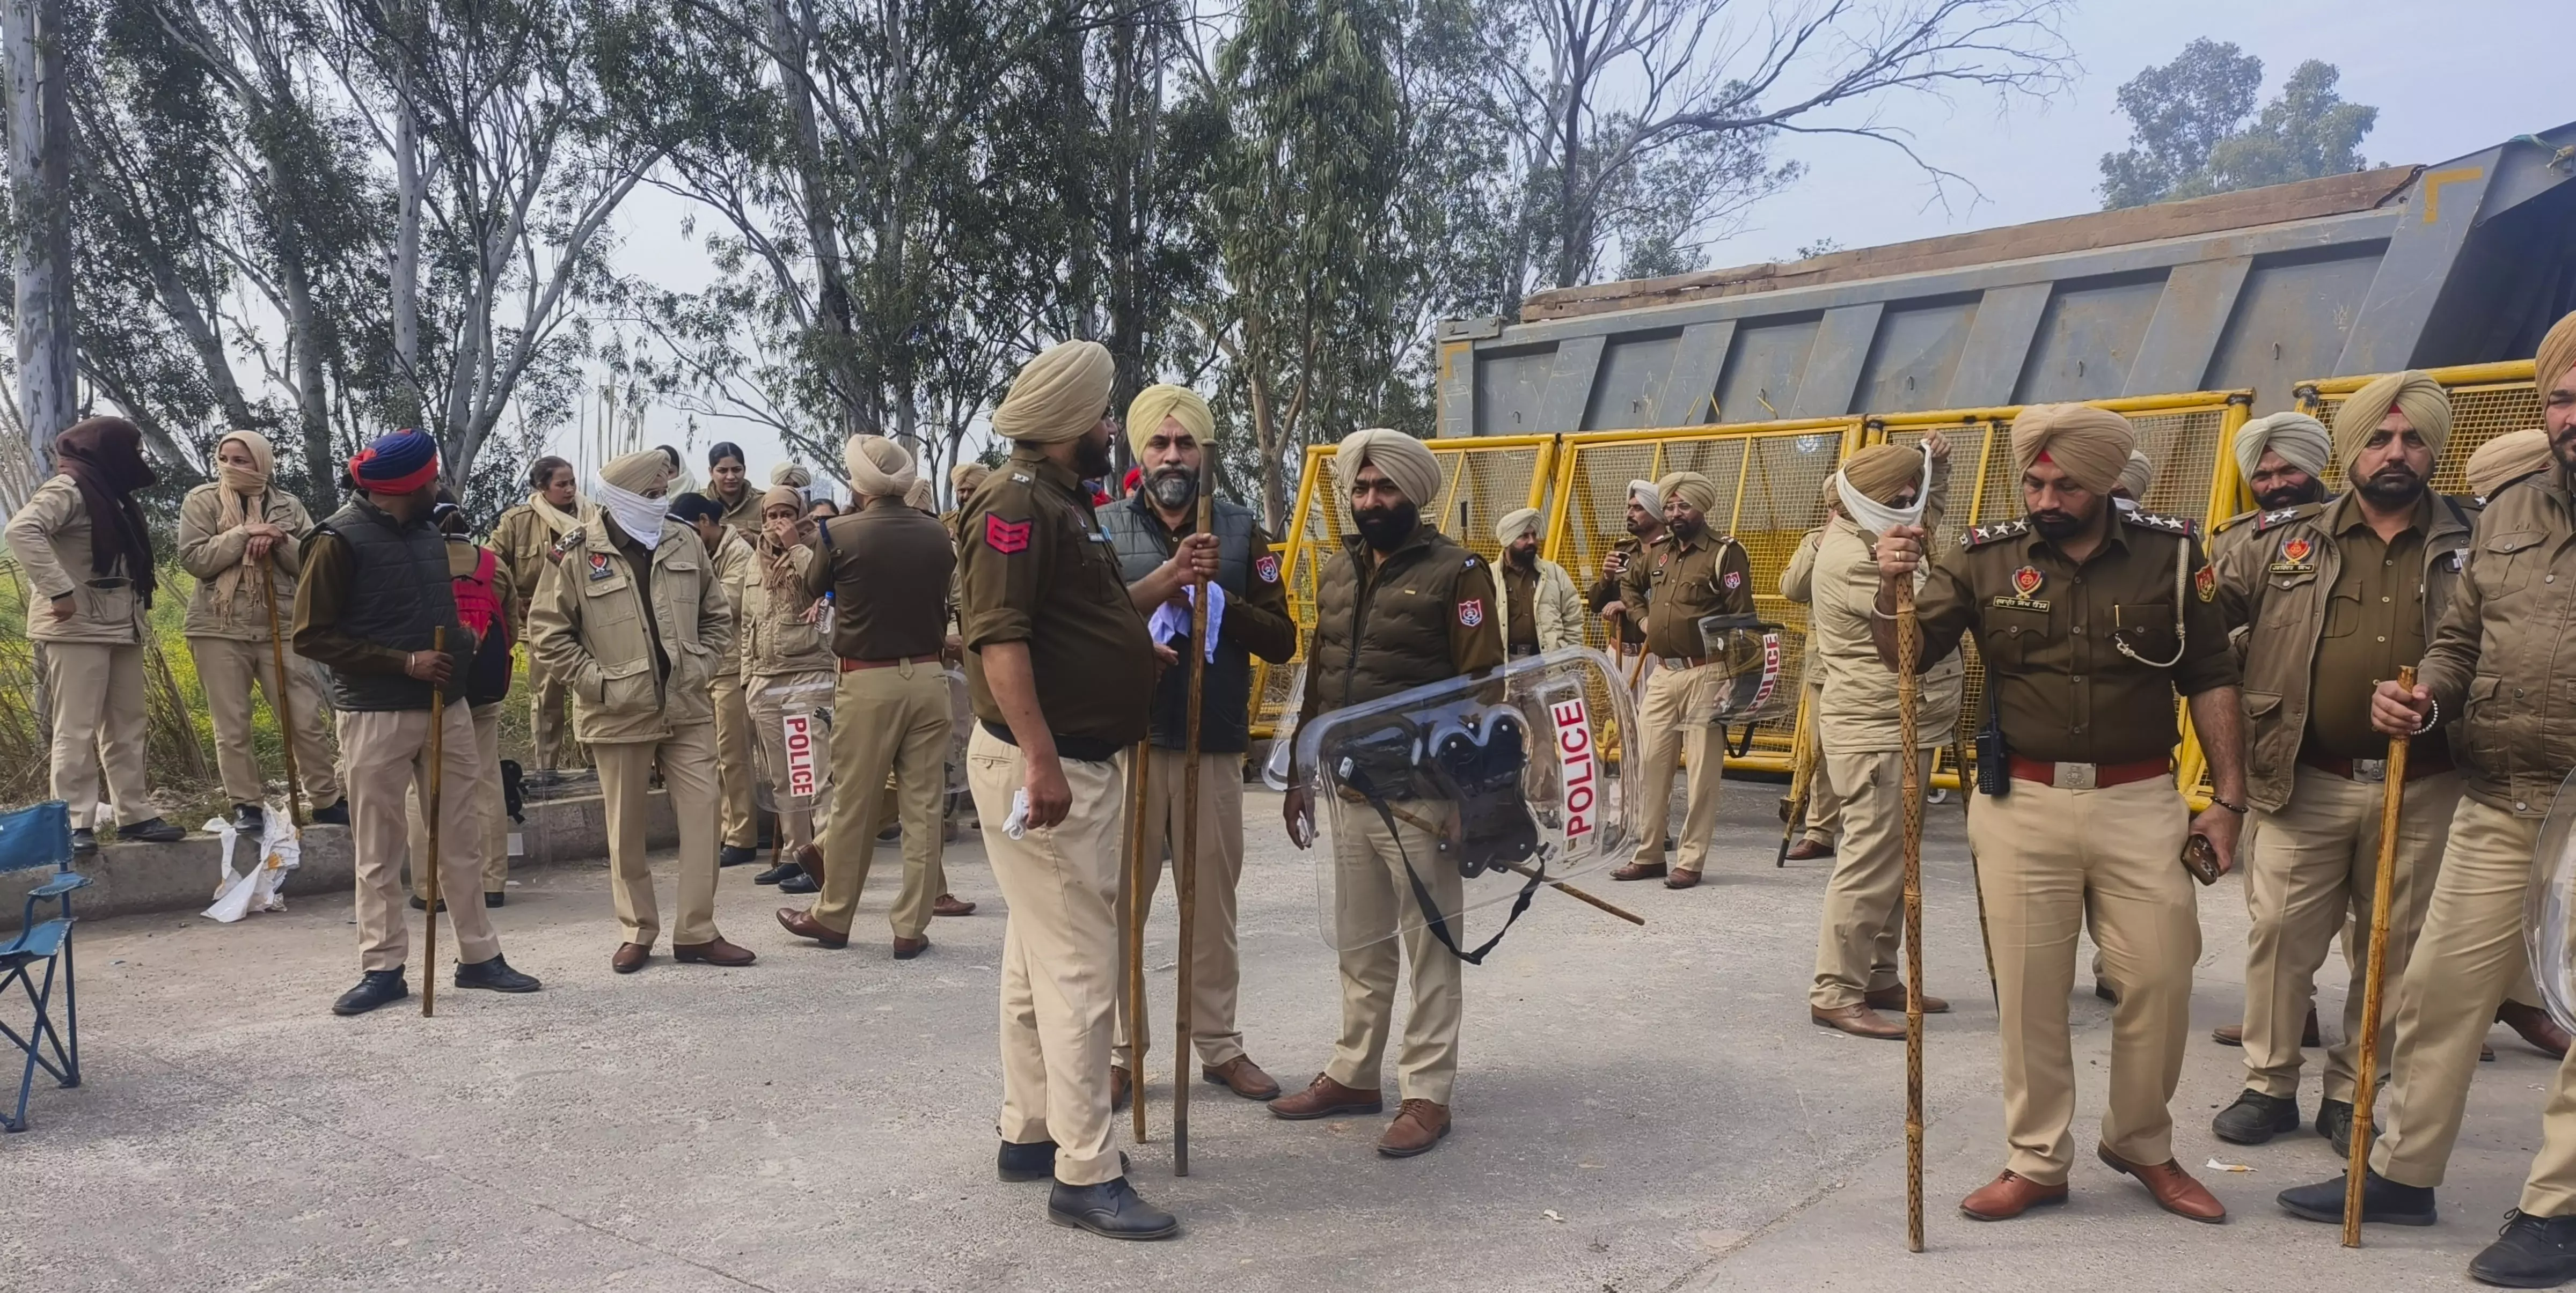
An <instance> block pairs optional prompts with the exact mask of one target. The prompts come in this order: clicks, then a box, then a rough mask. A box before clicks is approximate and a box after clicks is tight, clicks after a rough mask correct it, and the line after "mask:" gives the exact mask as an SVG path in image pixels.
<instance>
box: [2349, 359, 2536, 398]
mask: <svg viewBox="0 0 2576 1293" xmlns="http://www.w3.org/2000/svg"><path fill="white" fill-rule="evenodd" d="M2531 368H2532V361H2530V360H2528V359H2504V360H2498V361H2497V362H2495V363H2491V364H2456V365H2453V366H2451V367H2449V368H2427V369H2424V370H2423V372H2424V375H2425V376H2427V377H2430V378H2432V379H2433V380H2434V381H2437V382H2440V383H2441V384H2443V385H2444V386H2453V387H2458V386H2477V385H2484V384H2504V385H2510V384H2512V383H2515V382H2528V381H2531V380H2533V377H2532V372H2531ZM2381 376H2382V374H2379V373H2370V374H2366V375H2364V376H2360V377H2320V378H2317V379H2315V380H2313V381H2305V382H2301V383H2299V389H2301V390H2313V391H2315V392H2316V393H2317V394H2319V395H2350V394H2352V393H2353V392H2354V391H2357V390H2360V389H2361V388H2362V387H2364V386H2368V385H2369V384H2371V383H2372V382H2375V381H2377V380H2379V378H2380V377H2381Z"/></svg>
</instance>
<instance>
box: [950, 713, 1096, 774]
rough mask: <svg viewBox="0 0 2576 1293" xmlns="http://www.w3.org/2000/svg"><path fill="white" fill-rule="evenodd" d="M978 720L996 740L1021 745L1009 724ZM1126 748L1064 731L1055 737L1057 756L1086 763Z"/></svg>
mask: <svg viewBox="0 0 2576 1293" xmlns="http://www.w3.org/2000/svg"><path fill="white" fill-rule="evenodd" d="M976 721H977V722H979V723H981V724H983V725H984V730H985V731H986V732H988V733H990V734H991V735H992V738H993V739H994V740H996V741H999V742H1001V743H1002V744H1004V745H1007V746H1010V747H1011V748H1012V749H1015V750H1016V749H1018V748H1019V747H1020V743H1019V742H1017V741H1014V740H1012V739H1011V729H1010V728H1009V727H1008V726H1006V725H1004V724H1001V723H996V722H994V721H993V720H991V719H989V718H983V719H977V720H976ZM1126 748H1127V747H1126V746H1123V745H1120V744H1119V743H1117V742H1116V741H1103V740H1100V739H1099V738H1097V737H1089V736H1066V735H1064V734H1062V733H1057V734H1056V738H1055V753H1056V757H1057V758H1059V759H1080V760H1081V761H1083V762H1084V763H1107V762H1109V761H1110V760H1112V759H1115V758H1117V757H1118V752H1119V751H1121V750H1124V749H1126Z"/></svg>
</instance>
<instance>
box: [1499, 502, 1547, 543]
mask: <svg viewBox="0 0 2576 1293" xmlns="http://www.w3.org/2000/svg"><path fill="white" fill-rule="evenodd" d="M1536 533H1538V509H1537V508H1535V507H1524V508H1522V509H1520V510H1519V511H1516V512H1505V513H1503V519H1501V520H1499V521H1496V522H1494V542H1496V543H1499V544H1501V545H1503V546H1504V547H1506V548H1508V547H1510V546H1512V544H1513V543H1514V542H1516V541H1517V540H1518V539H1519V538H1520V537H1521V536H1522V535H1524V534H1536Z"/></svg>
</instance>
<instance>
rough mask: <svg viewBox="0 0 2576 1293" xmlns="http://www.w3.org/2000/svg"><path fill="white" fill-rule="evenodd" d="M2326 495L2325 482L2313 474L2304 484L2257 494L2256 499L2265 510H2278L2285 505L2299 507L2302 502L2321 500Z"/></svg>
mask: <svg viewBox="0 0 2576 1293" xmlns="http://www.w3.org/2000/svg"><path fill="white" fill-rule="evenodd" d="M2325 496H2326V486H2325V482H2324V481H2321V480H2318V479H2316V478H2315V477H2313V476H2312V477H2309V478H2308V483H2307V484H2304V485H2292V486H2285V487H2283V488H2280V489H2276V490H2273V491H2271V492H2269V493H2264V494H2256V495H2255V496H2254V501H2255V502H2256V503H2259V504H2261V505H2262V507H2263V510H2265V511H2267V512H2277V511H2280V510H2281V509H2282V508H2285V507H2297V506H2298V505H2300V504H2301V503H2315V502H2321V501H2323V500H2324V498H2325Z"/></svg>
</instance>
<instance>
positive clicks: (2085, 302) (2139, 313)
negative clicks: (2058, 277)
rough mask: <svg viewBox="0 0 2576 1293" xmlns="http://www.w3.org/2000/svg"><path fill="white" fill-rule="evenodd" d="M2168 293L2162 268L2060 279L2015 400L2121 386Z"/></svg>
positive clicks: (2084, 395)
mask: <svg viewBox="0 0 2576 1293" xmlns="http://www.w3.org/2000/svg"><path fill="white" fill-rule="evenodd" d="M2164 294H2165V275H2164V272H2163V271H2161V270H2157V271H2153V272H2151V273H2147V274H2141V275H2131V276H2123V277H2120V278H2104V279H2093V280H2090V281H2077V282H2071V283H2061V284H2059V285H2058V288H2057V294H2056V295H2055V296H2053V297H2051V298H2049V302H2048V311H2047V313H2045V314H2044V315H2042V316H2041V317H2040V321H2039V335H2038V336H2037V337H2036V338H2034V339H2033V341H2032V343H2031V348H2030V358H2029V359H2028V360H2027V361H2026V362H2025V363H2024V364H2023V366H2022V370H2021V383H2020V385H2019V387H2018V388H2017V389H2016V390H2015V391H2014V392H2013V403H2015V404H2054V403H2057V402H2059V401H2062V400H2081V399H2088V398H2100V393H2101V392H2103V391H2116V390H2119V389H2120V388H2121V385H2122V383H2123V382H2125V381H2126V380H2127V376H2128V371H2129V364H2130V362H2131V361H2132V360H2134V359H2136V358H2137V354H2138V342H2139V341H2141V340H2142V339H2144V338H2145V336H2146V334H2147V321H2148V320H2150V319H2152V318H2154V317H2155V313H2156V302H2158V301H2160V300H2162V299H2163V298H2164Z"/></svg>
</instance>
